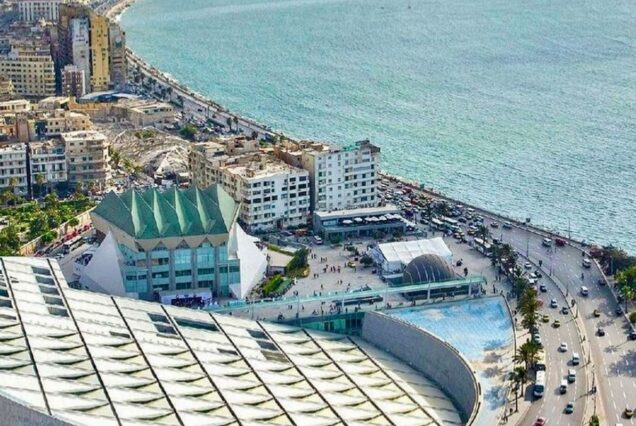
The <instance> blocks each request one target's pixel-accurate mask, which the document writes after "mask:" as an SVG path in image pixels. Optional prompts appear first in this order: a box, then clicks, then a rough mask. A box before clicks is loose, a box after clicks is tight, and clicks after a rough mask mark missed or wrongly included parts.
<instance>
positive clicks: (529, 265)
mask: <svg viewBox="0 0 636 426" xmlns="http://www.w3.org/2000/svg"><path fill="white" fill-rule="evenodd" d="M523 267H524V268H526V269H532V264H531V263H530V262H526V263H524V264H523Z"/></svg>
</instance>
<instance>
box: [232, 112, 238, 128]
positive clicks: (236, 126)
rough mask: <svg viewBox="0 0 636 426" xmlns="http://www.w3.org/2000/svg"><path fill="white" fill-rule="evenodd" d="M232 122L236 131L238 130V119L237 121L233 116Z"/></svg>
mask: <svg viewBox="0 0 636 426" xmlns="http://www.w3.org/2000/svg"><path fill="white" fill-rule="evenodd" d="M232 121H234V127H235V128H236V130H237V131H238V129H239V125H238V124H239V119H238V117H237V116H236V115H235V116H234V119H233V120H232Z"/></svg>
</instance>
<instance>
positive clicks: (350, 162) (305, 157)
mask: <svg viewBox="0 0 636 426" xmlns="http://www.w3.org/2000/svg"><path fill="white" fill-rule="evenodd" d="M274 152H275V154H276V155H277V156H278V157H279V158H281V159H282V160H283V161H285V162H287V163H288V164H291V165H292V166H295V167H302V168H303V169H305V170H307V172H309V177H310V181H311V207H312V211H331V210H341V209H356V208H366V207H376V206H377V205H378V203H379V199H378V196H377V181H378V177H377V173H378V171H379V164H380V148H379V147H377V146H375V145H373V144H372V143H370V142H369V141H368V140H364V141H359V142H356V143H354V144H352V145H349V146H346V147H339V146H335V145H331V144H325V143H319V142H311V141H302V142H295V141H283V142H282V143H281V144H279V145H278V146H276V147H275V150H274Z"/></svg>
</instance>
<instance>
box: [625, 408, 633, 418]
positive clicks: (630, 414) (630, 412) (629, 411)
mask: <svg viewBox="0 0 636 426" xmlns="http://www.w3.org/2000/svg"><path fill="white" fill-rule="evenodd" d="M623 415H624V416H625V418H627V419H631V418H632V417H634V409H633V408H632V407H625V411H623Z"/></svg>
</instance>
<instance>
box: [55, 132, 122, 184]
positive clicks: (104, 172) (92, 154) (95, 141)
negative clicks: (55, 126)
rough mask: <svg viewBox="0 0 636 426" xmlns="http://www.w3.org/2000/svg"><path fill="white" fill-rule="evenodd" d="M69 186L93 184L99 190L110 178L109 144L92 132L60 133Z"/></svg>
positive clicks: (104, 137)
mask: <svg viewBox="0 0 636 426" xmlns="http://www.w3.org/2000/svg"><path fill="white" fill-rule="evenodd" d="M62 140H63V141H64V144H65V147H66V159H67V161H68V177H69V182H71V184H75V183H78V182H83V183H86V182H94V183H95V184H97V185H98V186H99V187H100V188H104V187H105V186H106V182H107V181H108V180H109V179H110V177H111V170H110V164H109V161H110V156H109V154H108V147H109V145H110V144H109V142H108V140H107V139H106V136H104V135H103V134H102V133H99V132H96V131H94V130H89V131H78V132H69V133H62Z"/></svg>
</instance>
